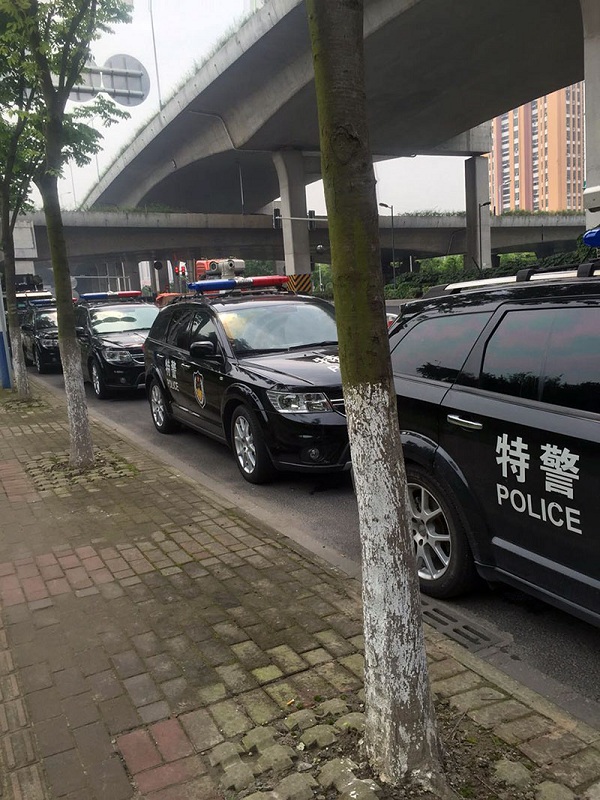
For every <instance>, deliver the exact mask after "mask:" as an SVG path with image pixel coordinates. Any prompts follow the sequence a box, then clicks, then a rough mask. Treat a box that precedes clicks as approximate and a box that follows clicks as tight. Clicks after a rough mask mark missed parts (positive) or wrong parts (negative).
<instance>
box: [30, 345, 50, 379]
mask: <svg viewBox="0 0 600 800" xmlns="http://www.w3.org/2000/svg"><path fill="white" fill-rule="evenodd" d="M33 365H34V367H35V368H36V370H37V372H38V374H39V375H43V374H44V373H45V372H47V371H48V368H47V367H46V365H45V364H44V362H43V361H42V355H41V353H40V351H39V349H38V348H37V347H35V346H34V348H33Z"/></svg>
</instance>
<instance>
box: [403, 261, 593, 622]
mask: <svg viewBox="0 0 600 800" xmlns="http://www.w3.org/2000/svg"><path fill="white" fill-rule="evenodd" d="M436 294H437V295H438V296H434V297H424V298H423V299H421V300H418V301H414V302H410V303H407V304H406V305H405V306H404V307H403V309H402V313H401V315H400V317H399V319H398V320H397V321H396V322H395V323H394V324H393V325H392V327H391V328H390V345H391V358H392V366H393V373H394V381H395V387H396V393H397V396H398V413H399V419H400V427H401V429H402V431H403V450H404V455H405V460H406V467H407V477H408V485H409V499H410V508H411V513H412V534H413V537H414V549H415V553H416V559H417V568H418V571H419V578H420V583H421V588H422V590H423V591H424V592H425V593H427V594H431V595H433V596H436V597H450V596H453V595H457V594H459V593H461V592H464V591H465V590H467V589H468V588H469V587H470V586H471V585H472V583H473V580H474V578H475V576H476V574H479V575H480V576H483V577H484V578H485V579H487V580H488V581H491V582H494V581H500V582H506V583H508V584H511V585H513V586H516V587H518V588H520V589H522V590H523V591H525V592H528V593H530V594H533V595H535V596H537V597H539V598H541V599H543V600H546V601H547V602H549V603H552V604H554V605H556V606H558V607H559V608H562V609H564V610H566V611H569V612H571V613H573V614H575V615H577V616H579V617H581V618H583V619H586V620H588V621H590V622H592V623H594V624H596V625H597V624H600V529H599V527H598V519H599V516H600V500H599V497H600V495H599V492H598V487H599V486H600V346H599V341H598V339H599V332H600V261H598V262H596V263H592V264H582V265H580V266H579V267H578V268H577V267H575V268H571V269H568V270H565V271H561V272H556V271H555V272H553V273H544V272H541V271H540V272H536V271H534V270H525V271H523V272H522V273H519V275H517V276H516V277H512V278H500V279H491V280H488V281H485V280H482V281H475V282H470V283H465V284H454V285H449V286H446V287H442V288H439V289H438V291H437V292H436Z"/></svg>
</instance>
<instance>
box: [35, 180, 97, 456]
mask: <svg viewBox="0 0 600 800" xmlns="http://www.w3.org/2000/svg"><path fill="white" fill-rule="evenodd" d="M36 183H37V186H38V188H39V190H40V193H41V195H42V200H43V203H44V215H45V217H46V230H47V233H48V243H49V245H50V255H51V258H52V272H53V274H54V291H55V295H56V306H57V311H58V345H59V349H60V358H61V362H62V369H63V375H64V381H65V392H66V395H67V415H68V418H69V434H70V444H71V452H70V463H71V466H73V467H77V468H79V469H85V468H87V467H90V466H92V465H93V464H94V448H93V444H92V435H91V430H90V423H89V417H88V410H87V402H86V398H85V388H84V385H83V373H82V369H81V348H80V347H79V343H78V342H77V337H76V335H75V310H74V307H73V291H72V288H71V274H70V272H69V262H68V258H67V245H66V241H65V234H64V228H63V221H62V214H61V210H60V203H59V199H58V181H57V177H56V173H55V172H52V171H50V170H48V171H47V172H46V173H45V174H44V175H43V176H42V177H41V178H39V179H38V180H37V181H36Z"/></svg>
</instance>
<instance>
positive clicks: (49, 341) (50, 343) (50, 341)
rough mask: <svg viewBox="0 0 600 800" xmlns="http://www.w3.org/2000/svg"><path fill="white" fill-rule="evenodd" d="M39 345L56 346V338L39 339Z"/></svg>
mask: <svg viewBox="0 0 600 800" xmlns="http://www.w3.org/2000/svg"><path fill="white" fill-rule="evenodd" d="M40 345H41V346H42V347H47V348H51V347H58V339H40Z"/></svg>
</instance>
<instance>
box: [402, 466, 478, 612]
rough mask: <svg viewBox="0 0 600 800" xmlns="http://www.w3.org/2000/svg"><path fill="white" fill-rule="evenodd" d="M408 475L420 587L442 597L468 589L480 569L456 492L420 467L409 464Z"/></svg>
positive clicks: (426, 592) (434, 595)
mask: <svg viewBox="0 0 600 800" xmlns="http://www.w3.org/2000/svg"><path fill="white" fill-rule="evenodd" d="M406 477H407V483H408V498H409V503H410V509H409V510H410V515H411V532H412V537H413V543H414V552H415V558H416V561H417V570H418V573H419V582H420V585H421V591H422V592H423V593H424V594H428V595H431V596H432V597H440V598H441V597H455V596H456V595H459V594H463V593H465V592H467V591H469V589H471V588H472V587H473V585H474V583H475V581H476V579H477V573H476V570H475V564H474V562H473V555H472V553H471V549H470V547H469V543H468V541H467V537H466V534H465V530H464V526H463V523H462V521H461V517H460V514H459V513H458V504H457V502H456V499H455V497H454V495H453V494H452V492H451V491H450V489H449V488H447V487H445V486H444V485H442V484H441V483H440V482H438V481H437V480H436V479H435V478H433V477H432V476H431V475H430V474H429V472H426V471H425V470H424V469H422V468H421V467H418V466H415V465H407V467H406Z"/></svg>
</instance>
